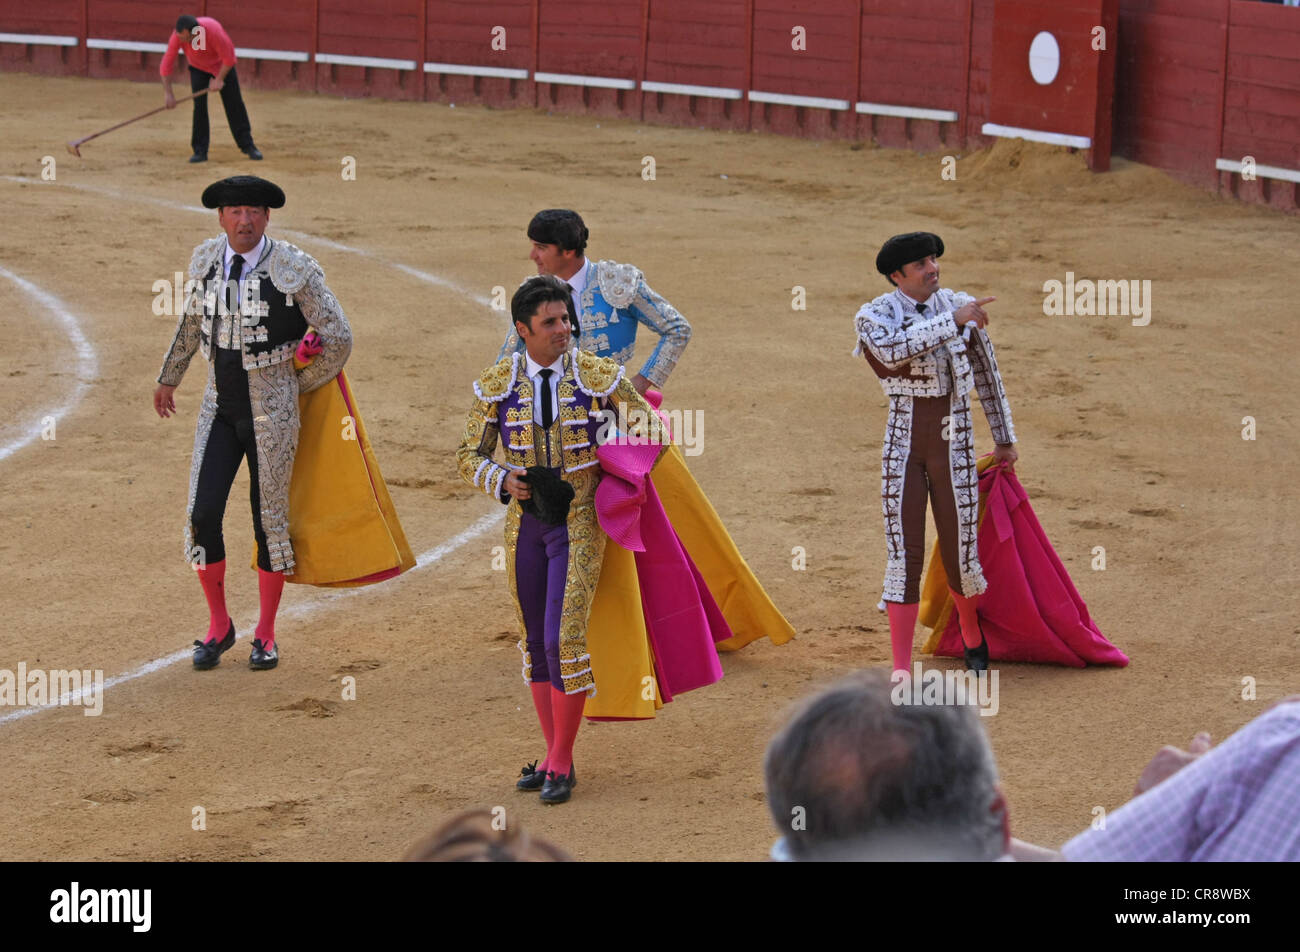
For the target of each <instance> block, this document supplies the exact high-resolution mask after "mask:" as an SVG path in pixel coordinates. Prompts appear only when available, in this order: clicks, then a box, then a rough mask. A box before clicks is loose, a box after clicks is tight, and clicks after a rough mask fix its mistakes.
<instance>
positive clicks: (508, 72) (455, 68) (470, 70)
mask: <svg viewBox="0 0 1300 952" xmlns="http://www.w3.org/2000/svg"><path fill="white" fill-rule="evenodd" d="M424 71H425V72H426V73H446V74H448V75H450V76H494V77H497V78H499V79H527V78H528V70H526V69H511V68H509V67H506V66H463V65H460V64H458V63H425V64H424Z"/></svg>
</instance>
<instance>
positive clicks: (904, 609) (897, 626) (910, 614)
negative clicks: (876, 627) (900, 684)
mask: <svg viewBox="0 0 1300 952" xmlns="http://www.w3.org/2000/svg"><path fill="white" fill-rule="evenodd" d="M885 607H886V609H887V610H888V611H889V643H890V645H891V646H892V647H893V649H894V670H895V671H906V672H907V673H908V674H911V673H912V636H913V635H914V634H915V633H916V616H917V615H918V614H919V613H920V611H921V605H920V603H918V602H912V603H911V604H910V605H900V604H898V603H897V602H886V603H885Z"/></svg>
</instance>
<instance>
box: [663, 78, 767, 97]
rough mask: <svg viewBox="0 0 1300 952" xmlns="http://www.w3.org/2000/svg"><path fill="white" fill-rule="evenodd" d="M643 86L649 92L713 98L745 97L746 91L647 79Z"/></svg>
mask: <svg viewBox="0 0 1300 952" xmlns="http://www.w3.org/2000/svg"><path fill="white" fill-rule="evenodd" d="M641 88H642V89H643V90H645V91H646V92H648V93H670V94H671V95H674V96H706V97H709V98H711V99H743V98H745V93H744V91H742V90H739V89H728V88H726V87H725V86H692V85H691V84H690V83H660V82H655V81H653V80H647V81H646V82H644V83H642V84H641Z"/></svg>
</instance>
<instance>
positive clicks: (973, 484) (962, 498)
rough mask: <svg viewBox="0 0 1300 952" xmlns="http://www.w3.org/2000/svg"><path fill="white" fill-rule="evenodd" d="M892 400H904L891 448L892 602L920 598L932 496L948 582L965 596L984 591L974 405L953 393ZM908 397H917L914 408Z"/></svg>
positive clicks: (894, 413)
mask: <svg viewBox="0 0 1300 952" xmlns="http://www.w3.org/2000/svg"><path fill="white" fill-rule="evenodd" d="M893 399H894V400H897V401H899V402H900V405H897V406H894V407H891V413H890V426H889V429H888V431H887V432H886V437H885V447H884V462H885V467H884V476H885V479H884V483H883V499H884V510H885V533H886V544H887V547H888V554H889V568H888V569H887V570H886V576H885V600H886V601H891V602H899V603H902V604H905V605H906V604H912V603H914V602H917V601H919V600H920V592H921V570H922V568H923V566H924V564H925V508H926V501H927V499H928V500H929V502H930V505H931V506H932V511H933V513H934V523H935V528H936V529H937V530H938V533H939V555H940V558H942V559H943V567H944V570H945V571H946V572H947V574H948V583H949V585H951V586H952V588H954V589H955V590H957V591H958V592H961V593H962V594H964V595H974V594H977V593H978V592H980V591H983V590H984V587H985V586H984V580H983V574H982V572H981V570H980V567H979V555H978V543H977V538H976V532H977V524H976V511H977V508H976V507H977V506H978V498H979V497H978V483H977V481H976V479H977V477H976V475H975V465H974V458H973V447H972V439H971V437H972V434H971V418H970V410H969V403H968V402H967V401H966V400H964V399H960V398H959V399H958V400H952V399H951V398H950V397H949V396H942V397H904V398H897V397H896V398H893ZM903 401H910V404H911V407H910V411H908V410H906V409H905V406H904V405H902V404H903ZM954 404H956V405H954ZM945 417H947V418H948V419H947V422H946V423H945ZM945 433H946V437H945ZM963 557H964V559H965V563H964V564H963Z"/></svg>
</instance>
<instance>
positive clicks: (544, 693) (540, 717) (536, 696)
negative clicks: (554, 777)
mask: <svg viewBox="0 0 1300 952" xmlns="http://www.w3.org/2000/svg"><path fill="white" fill-rule="evenodd" d="M528 690H530V691H532V692H533V708H534V709H535V710H536V711H537V722H538V723H539V724H541V725H542V736H543V737H544V738H546V756H545V757H543V758H542V762H541V764H539V765H538V767H537V769H538V770H540V771H541V772H542V773H545V772H546V771H547V770H548V769H549V767H550V763H551V751H553V750H554V749H555V715H554V713H553V712H552V711H551V692H552V691H553V690H555V689H554V688H552V687H551V682H550V681H532V682H530V683H529V685H528Z"/></svg>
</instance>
